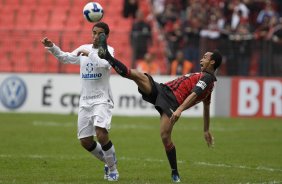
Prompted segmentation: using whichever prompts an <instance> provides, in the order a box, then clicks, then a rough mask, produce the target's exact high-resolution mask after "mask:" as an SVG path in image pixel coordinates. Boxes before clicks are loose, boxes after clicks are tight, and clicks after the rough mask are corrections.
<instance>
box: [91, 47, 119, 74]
mask: <svg viewBox="0 0 282 184" xmlns="http://www.w3.org/2000/svg"><path fill="white" fill-rule="evenodd" d="M108 50H109V53H110V54H111V55H112V56H113V57H114V49H113V48H112V47H109V48H108ZM88 57H89V58H90V59H91V60H92V61H93V62H94V63H95V64H96V67H101V68H109V69H110V68H111V65H110V64H109V62H108V61H107V60H105V59H101V58H100V57H99V56H98V54H97V52H96V51H92V52H90V53H89V56H88Z"/></svg>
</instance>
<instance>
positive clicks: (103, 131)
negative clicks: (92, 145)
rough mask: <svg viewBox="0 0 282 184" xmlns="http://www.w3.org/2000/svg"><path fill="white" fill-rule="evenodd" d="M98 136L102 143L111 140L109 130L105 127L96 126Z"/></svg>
mask: <svg viewBox="0 0 282 184" xmlns="http://www.w3.org/2000/svg"><path fill="white" fill-rule="evenodd" d="M96 137H97V140H98V142H99V143H100V144H101V145H104V144H106V143H107V142H108V141H109V135H108V131H107V130H106V129H104V128H97V127H96Z"/></svg>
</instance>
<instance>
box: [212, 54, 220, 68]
mask: <svg viewBox="0 0 282 184" xmlns="http://www.w3.org/2000/svg"><path fill="white" fill-rule="evenodd" d="M211 60H214V61H215V63H214V70H216V69H217V68H218V67H219V66H220V65H221V62H222V56H221V54H220V52H219V51H218V50H214V51H213V52H212V55H211Z"/></svg>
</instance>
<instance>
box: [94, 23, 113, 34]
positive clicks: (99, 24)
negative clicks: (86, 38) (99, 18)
mask: <svg viewBox="0 0 282 184" xmlns="http://www.w3.org/2000/svg"><path fill="white" fill-rule="evenodd" d="M94 27H99V28H102V29H104V31H105V34H106V35H108V34H109V33H110V28H109V26H108V24H106V23H105V22H97V23H96V24H94V26H93V27H92V30H93V28H94Z"/></svg>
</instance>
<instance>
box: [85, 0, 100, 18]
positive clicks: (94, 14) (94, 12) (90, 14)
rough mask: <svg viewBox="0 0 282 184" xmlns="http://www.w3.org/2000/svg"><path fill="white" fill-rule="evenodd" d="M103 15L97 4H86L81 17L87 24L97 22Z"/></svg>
mask: <svg viewBox="0 0 282 184" xmlns="http://www.w3.org/2000/svg"><path fill="white" fill-rule="evenodd" d="M103 15H104V10H103V7H102V6H101V5H100V4H99V3H97V2H90V3H87V4H86V5H85V6H84V8H83V16H84V18H85V19H86V20H87V21H88V22H98V21H100V20H101V19H102V18H103Z"/></svg>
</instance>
